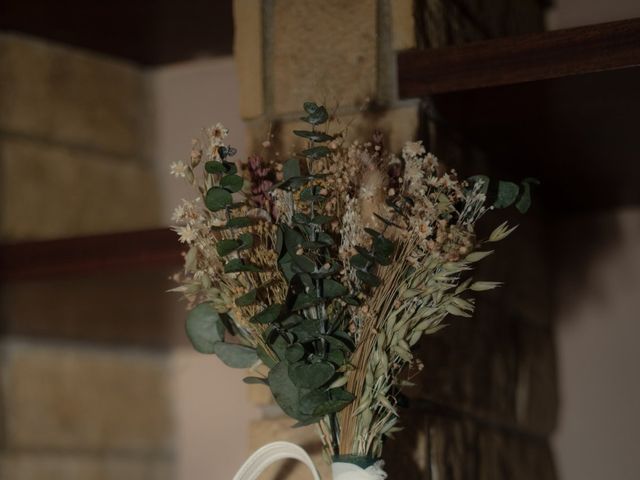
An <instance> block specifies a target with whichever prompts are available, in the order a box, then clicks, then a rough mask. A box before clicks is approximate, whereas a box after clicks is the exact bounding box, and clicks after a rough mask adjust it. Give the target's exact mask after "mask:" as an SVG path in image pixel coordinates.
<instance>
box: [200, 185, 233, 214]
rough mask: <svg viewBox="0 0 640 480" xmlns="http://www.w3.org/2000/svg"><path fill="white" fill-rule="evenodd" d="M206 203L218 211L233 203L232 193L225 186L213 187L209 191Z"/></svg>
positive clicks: (212, 209)
mask: <svg viewBox="0 0 640 480" xmlns="http://www.w3.org/2000/svg"><path fill="white" fill-rule="evenodd" d="M204 203H205V205H206V206H207V208H208V209H209V210H211V211H213V212H217V211H219V210H224V209H225V208H226V207H227V206H229V205H231V203H233V198H232V197H231V193H229V192H228V191H227V190H225V189H224V188H220V187H212V188H210V189H209V190H208V191H207V194H206V196H205V199H204Z"/></svg>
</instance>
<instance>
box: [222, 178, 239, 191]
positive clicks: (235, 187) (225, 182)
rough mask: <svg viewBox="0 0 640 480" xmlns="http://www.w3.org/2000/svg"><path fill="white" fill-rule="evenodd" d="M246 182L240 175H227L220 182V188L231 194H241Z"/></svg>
mask: <svg viewBox="0 0 640 480" xmlns="http://www.w3.org/2000/svg"><path fill="white" fill-rule="evenodd" d="M243 183H244V180H243V179H242V177H241V176H240V175H226V176H224V177H222V179H221V180H220V186H221V187H222V188H225V189H227V190H229V191H230V192H239V191H240V190H242V184H243Z"/></svg>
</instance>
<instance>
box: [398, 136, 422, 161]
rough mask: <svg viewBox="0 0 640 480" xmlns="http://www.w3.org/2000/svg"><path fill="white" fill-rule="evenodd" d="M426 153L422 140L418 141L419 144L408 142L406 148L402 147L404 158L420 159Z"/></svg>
mask: <svg viewBox="0 0 640 480" xmlns="http://www.w3.org/2000/svg"><path fill="white" fill-rule="evenodd" d="M425 153H426V150H425V149H424V146H423V145H422V140H418V141H417V142H407V143H405V144H404V147H402V156H403V157H404V158H413V157H419V156H420V155H424V154H425Z"/></svg>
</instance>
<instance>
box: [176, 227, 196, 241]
mask: <svg viewBox="0 0 640 480" xmlns="http://www.w3.org/2000/svg"><path fill="white" fill-rule="evenodd" d="M175 231H176V233H177V234H178V236H179V238H178V240H179V241H180V242H181V243H187V244H191V243H193V242H194V240H195V239H196V236H197V233H198V232H197V231H196V230H194V229H193V228H191V225H188V224H187V225H185V226H184V227H176V228H175Z"/></svg>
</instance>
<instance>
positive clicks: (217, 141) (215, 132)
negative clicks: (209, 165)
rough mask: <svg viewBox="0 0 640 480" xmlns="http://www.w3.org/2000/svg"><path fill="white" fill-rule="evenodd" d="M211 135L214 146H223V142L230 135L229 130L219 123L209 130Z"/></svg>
mask: <svg viewBox="0 0 640 480" xmlns="http://www.w3.org/2000/svg"><path fill="white" fill-rule="evenodd" d="M209 135H210V137H211V143H212V144H213V145H222V144H223V140H224V139H225V138H226V137H227V135H229V129H228V128H226V127H225V126H224V125H223V124H221V123H220V122H218V123H216V124H215V125H214V126H213V127H211V128H210V129H209Z"/></svg>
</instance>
